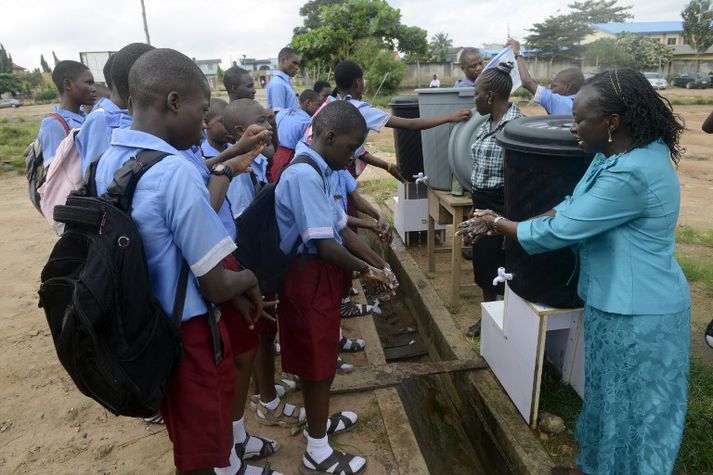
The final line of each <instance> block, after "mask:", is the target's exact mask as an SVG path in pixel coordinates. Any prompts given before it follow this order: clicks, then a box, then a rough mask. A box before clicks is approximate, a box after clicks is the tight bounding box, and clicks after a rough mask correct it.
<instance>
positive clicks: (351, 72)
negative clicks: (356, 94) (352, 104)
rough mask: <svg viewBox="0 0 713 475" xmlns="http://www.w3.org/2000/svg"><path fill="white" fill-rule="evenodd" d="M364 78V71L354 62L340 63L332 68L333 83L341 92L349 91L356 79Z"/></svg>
mask: <svg viewBox="0 0 713 475" xmlns="http://www.w3.org/2000/svg"><path fill="white" fill-rule="evenodd" d="M362 77H364V71H362V69H361V66H359V65H358V64H357V63H355V62H354V61H349V60H346V61H342V62H341V63H339V64H337V66H336V67H335V68H334V81H335V82H336V83H337V87H338V88H339V89H341V90H344V89H349V88H350V87H352V84H353V83H354V81H355V80H356V79H359V78H362Z"/></svg>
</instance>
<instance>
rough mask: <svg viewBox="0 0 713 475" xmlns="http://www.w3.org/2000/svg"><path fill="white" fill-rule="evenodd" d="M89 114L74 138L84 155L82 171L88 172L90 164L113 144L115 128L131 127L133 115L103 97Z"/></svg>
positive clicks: (81, 153) (81, 154)
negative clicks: (112, 136) (112, 138)
mask: <svg viewBox="0 0 713 475" xmlns="http://www.w3.org/2000/svg"><path fill="white" fill-rule="evenodd" d="M97 105H101V107H96V106H95V108H94V110H92V112H91V113H90V114H89V115H88V116H87V118H86V120H85V121H84V124H83V125H82V129H81V130H80V131H79V133H78V134H77V136H76V138H75V139H74V143H75V144H76V145H77V150H78V151H79V155H80V156H81V157H82V173H87V169H89V164H91V163H92V162H93V161H94V160H96V159H97V158H99V157H100V156H101V154H102V153H104V151H105V150H106V149H108V148H109V145H110V144H111V134H112V132H113V131H114V129H128V128H129V127H131V116H130V115H129V112H128V111H127V110H126V109H120V108H119V107H118V106H117V105H116V104H114V103H113V102H111V101H110V100H109V99H106V98H102V100H101V101H100V102H97Z"/></svg>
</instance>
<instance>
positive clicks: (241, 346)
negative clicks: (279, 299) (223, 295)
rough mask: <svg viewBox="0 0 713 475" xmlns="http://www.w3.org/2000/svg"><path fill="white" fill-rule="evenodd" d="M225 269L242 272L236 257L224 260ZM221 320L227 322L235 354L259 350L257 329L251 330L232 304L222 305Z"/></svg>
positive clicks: (225, 303) (224, 303)
mask: <svg viewBox="0 0 713 475" xmlns="http://www.w3.org/2000/svg"><path fill="white" fill-rule="evenodd" d="M223 267H224V268H225V269H228V270H232V271H235V272H240V271H241V270H242V267H240V264H238V261H237V260H235V257H233V256H232V255H229V256H228V257H226V258H225V259H223ZM220 316H221V320H222V321H224V322H225V326H226V328H227V329H228V334H229V335H230V342H231V344H232V346H233V353H234V354H236V355H241V354H243V353H246V352H248V351H252V350H254V349H255V348H257V343H258V336H257V332H256V331H255V329H253V330H251V329H250V327H249V326H248V324H247V323H246V322H245V319H244V318H243V316H242V315H241V314H240V312H238V310H237V309H236V308H235V307H234V306H233V304H231V303H230V302H223V303H222V304H220Z"/></svg>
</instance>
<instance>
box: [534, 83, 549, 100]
mask: <svg viewBox="0 0 713 475" xmlns="http://www.w3.org/2000/svg"><path fill="white" fill-rule="evenodd" d="M545 94H547V89H546V88H545V87H544V86H542V85H541V84H538V85H537V90H536V91H535V102H537V103H538V104H540V105H541V104H542V101H543V100H544V96H545Z"/></svg>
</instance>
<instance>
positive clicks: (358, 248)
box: [339, 228, 386, 269]
mask: <svg viewBox="0 0 713 475" xmlns="http://www.w3.org/2000/svg"><path fill="white" fill-rule="evenodd" d="M339 234H340V235H341V236H342V239H343V240H344V247H346V248H347V249H348V250H349V252H350V253H351V254H353V255H355V256H357V257H359V258H361V259H364V261H366V262H367V263H368V264H369V265H371V266H373V267H376V268H377V269H384V267H386V261H384V259H382V258H381V256H380V255H379V254H377V253H376V252H374V250H373V249H372V248H371V247H369V245H368V244H367V243H366V242H365V241H364V240H363V239H362V238H360V237H359V235H358V234H357V233H355V232H354V231H352V230H351V229H349V228H344V229H343V230H342V231H340V233H339Z"/></svg>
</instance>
